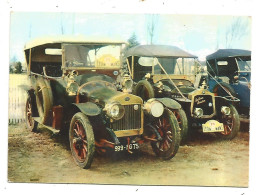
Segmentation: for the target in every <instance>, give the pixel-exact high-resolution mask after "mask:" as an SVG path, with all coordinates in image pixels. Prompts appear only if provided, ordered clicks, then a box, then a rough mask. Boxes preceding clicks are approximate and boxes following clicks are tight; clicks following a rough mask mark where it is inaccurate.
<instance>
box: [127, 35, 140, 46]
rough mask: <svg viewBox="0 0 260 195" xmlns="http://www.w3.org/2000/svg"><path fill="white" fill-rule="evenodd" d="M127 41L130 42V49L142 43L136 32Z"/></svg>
mask: <svg viewBox="0 0 260 195" xmlns="http://www.w3.org/2000/svg"><path fill="white" fill-rule="evenodd" d="M127 42H128V46H127V47H128V49H130V48H131V47H134V46H137V45H140V43H139V42H138V41H137V36H136V35H135V33H133V34H132V35H131V37H130V38H129V39H128V40H127Z"/></svg>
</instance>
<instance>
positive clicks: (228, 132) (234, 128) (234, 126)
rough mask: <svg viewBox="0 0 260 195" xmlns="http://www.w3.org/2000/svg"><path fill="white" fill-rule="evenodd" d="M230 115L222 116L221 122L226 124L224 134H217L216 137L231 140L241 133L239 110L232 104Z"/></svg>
mask: <svg viewBox="0 0 260 195" xmlns="http://www.w3.org/2000/svg"><path fill="white" fill-rule="evenodd" d="M229 108H230V115H229V116H224V115H222V117H221V119H220V122H221V123H223V124H224V132H220V133H216V135H217V136H218V137H219V138H221V139H225V140H231V139H233V138H234V137H236V135H237V134H238V132H239V129H240V119H239V115H238V112H237V109H236V108H235V106H233V105H232V104H230V105H229Z"/></svg>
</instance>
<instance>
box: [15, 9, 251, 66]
mask: <svg viewBox="0 0 260 195" xmlns="http://www.w3.org/2000/svg"><path fill="white" fill-rule="evenodd" d="M152 18H154V27H155V28H154V36H153V44H167V45H174V46H178V47H180V48H181V49H184V50H186V51H188V52H190V53H192V54H194V55H197V56H198V57H199V59H200V60H205V56H206V55H209V54H210V53H213V52H215V51H216V49H218V48H226V47H227V46H226V38H225V37H226V34H227V33H226V32H227V30H228V29H229V28H230V27H231V25H232V23H234V21H237V20H238V18H239V20H240V21H242V24H243V26H242V27H243V29H244V30H245V31H246V32H245V33H244V34H243V36H241V37H238V38H236V39H235V40H234V41H233V42H232V45H231V46H230V48H231V47H232V48H237V49H247V50H251V18H250V17H247V16H236V17H235V16H223V15H221V16H212V15H211V16H207V15H173V14H154V15H151V14H117V13H110V14H104V13H97V14H95V13H78V12H76V13H68V12H63V13H62V12H11V17H10V59H13V58H16V59H17V60H19V61H22V62H23V61H24V54H23V47H24V45H25V43H26V42H27V41H29V40H31V39H36V38H38V37H42V36H46V35H61V34H65V35H75V36H77V35H84V36H95V37H108V38H112V39H120V40H124V41H127V40H128V39H129V38H130V37H131V35H132V34H133V33H134V34H135V35H136V37H137V40H138V42H139V43H141V44H150V38H149V34H148V31H147V28H148V25H149V24H151V21H152Z"/></svg>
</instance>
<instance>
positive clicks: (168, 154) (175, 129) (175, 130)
mask: <svg viewBox="0 0 260 195" xmlns="http://www.w3.org/2000/svg"><path fill="white" fill-rule="evenodd" d="M163 115H164V117H166V118H169V123H170V125H171V128H172V136H173V140H172V141H173V142H172V143H171V146H170V149H169V150H167V151H163V152H162V151H160V150H159V149H158V147H157V146H156V142H151V146H152V149H153V151H154V153H155V154H156V155H157V156H158V157H161V158H162V159H163V160H170V159H172V158H173V157H174V156H175V155H176V153H177V152H178V149H179V146H180V141H181V134H180V127H179V124H178V121H177V118H176V117H175V115H174V114H173V112H172V111H170V110H168V109H165V111H164V114H163Z"/></svg>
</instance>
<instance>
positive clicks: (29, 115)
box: [25, 96, 38, 132]
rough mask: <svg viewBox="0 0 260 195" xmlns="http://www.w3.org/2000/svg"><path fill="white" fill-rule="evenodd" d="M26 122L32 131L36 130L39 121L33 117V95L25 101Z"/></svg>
mask: <svg viewBox="0 0 260 195" xmlns="http://www.w3.org/2000/svg"><path fill="white" fill-rule="evenodd" d="M25 122H26V126H27V128H28V129H29V130H30V131H33V132H36V131H37V127H38V122H37V121H35V120H34V119H33V105H32V100H31V97H29V96H28V98H27V100H26V103H25Z"/></svg>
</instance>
